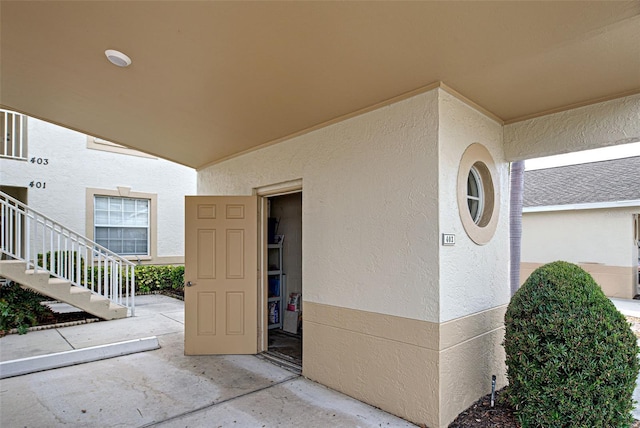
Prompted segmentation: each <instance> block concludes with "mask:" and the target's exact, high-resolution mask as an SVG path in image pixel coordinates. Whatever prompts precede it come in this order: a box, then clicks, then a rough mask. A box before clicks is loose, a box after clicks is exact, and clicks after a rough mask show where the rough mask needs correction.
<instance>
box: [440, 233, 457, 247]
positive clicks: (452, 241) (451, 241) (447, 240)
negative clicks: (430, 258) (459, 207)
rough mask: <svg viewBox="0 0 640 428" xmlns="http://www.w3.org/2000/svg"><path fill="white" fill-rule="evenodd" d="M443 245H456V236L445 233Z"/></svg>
mask: <svg viewBox="0 0 640 428" xmlns="http://www.w3.org/2000/svg"><path fill="white" fill-rule="evenodd" d="M442 245H456V235H454V234H453V233H443V234H442Z"/></svg>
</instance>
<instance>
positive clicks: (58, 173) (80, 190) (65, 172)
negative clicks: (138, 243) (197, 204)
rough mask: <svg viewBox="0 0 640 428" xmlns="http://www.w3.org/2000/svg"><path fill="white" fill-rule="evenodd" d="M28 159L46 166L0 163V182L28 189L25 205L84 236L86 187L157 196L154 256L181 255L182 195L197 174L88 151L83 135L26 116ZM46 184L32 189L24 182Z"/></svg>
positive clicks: (171, 165) (143, 159)
mask: <svg viewBox="0 0 640 428" xmlns="http://www.w3.org/2000/svg"><path fill="white" fill-rule="evenodd" d="M28 153H29V158H32V157H35V158H36V159H37V158H42V159H47V160H48V164H47V165H43V164H38V163H37V162H36V163H31V162H29V161H26V162H25V161H18V160H10V159H0V184H2V185H3V186H16V187H27V188H28V201H27V202H28V204H29V205H30V206H31V207H33V208H34V209H36V210H38V211H39V212H41V213H43V214H45V215H47V216H48V217H51V218H53V219H54V220H56V221H57V222H59V223H61V224H62V225H64V226H66V227H68V228H69V229H71V230H73V231H76V232H78V233H81V234H83V235H86V234H87V231H86V230H85V229H86V210H85V208H86V207H85V199H86V198H85V195H86V191H85V189H86V188H100V189H106V190H116V189H117V187H118V186H122V187H130V188H131V190H132V191H133V192H143V193H155V194H157V195H158V213H157V214H158V217H157V218H158V240H157V255H158V257H172V258H175V257H183V256H184V195H188V194H195V192H196V171H195V170H193V169H192V168H188V167H185V166H182V165H178V164H176V163H173V162H169V161H165V160H162V159H156V158H146V157H139V156H131V155H123V154H118V153H111V152H106V151H102V150H93V149H88V148H87V136H86V135H84V134H81V133H79V132H76V131H72V130H69V129H66V128H62V127H59V126H56V125H53V124H50V123H47V122H44V121H41V120H38V119H34V118H28ZM32 181H35V182H40V183H46V187H45V188H42V187H41V188H40V189H38V188H35V187H33V188H31V187H28V185H29V183H30V182H32Z"/></svg>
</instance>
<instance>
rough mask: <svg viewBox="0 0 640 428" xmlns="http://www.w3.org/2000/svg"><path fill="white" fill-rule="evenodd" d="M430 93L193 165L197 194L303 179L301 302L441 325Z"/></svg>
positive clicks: (241, 191)
mask: <svg viewBox="0 0 640 428" xmlns="http://www.w3.org/2000/svg"><path fill="white" fill-rule="evenodd" d="M438 97H439V91H431V92H428V93H425V94H422V95H419V96H416V97H413V98H410V99H407V100H404V101H401V102H398V103H396V104H393V105H390V106H387V107H383V108H380V109H378V110H375V111H372V112H369V113H366V114H363V115H361V116H357V117H354V118H351V119H348V120H345V121H343V122H340V123H337V124H334V125H331V126H328V127H326V128H322V129H319V130H316V131H314V132H311V133H308V134H305V135H302V136H299V137H296V138H292V139H290V140H287V141H284V142H282V143H279V144H276V145H273V146H270V147H266V148H264V149H261V150H258V151H254V152H251V153H249V154H246V155H244V156H241V157H238V158H234V159H231V160H228V161H226V162H222V163H220V164H217V165H214V166H211V167H209V168H206V169H204V170H201V171H199V174H198V193H199V194H220V195H234V194H236V195H248V194H251V193H252V190H253V189H254V188H256V187H262V186H267V185H271V184H275V183H280V182H285V181H290V180H295V179H300V178H301V179H302V181H303V195H304V197H303V212H302V216H303V221H302V224H303V233H302V239H303V242H302V253H303V255H304V256H303V269H302V271H303V287H304V293H303V298H304V300H305V301H310V302H315V303H322V304H327V305H334V306H338V307H346V308H352V309H359V310H364V311H370V312H376V313H381V314H389V315H397V316H403V317H407V318H413V319H418V320H427V321H438V319H439V301H438V290H439V283H438V275H439V274H438V248H439V242H438V233H439V230H438V229H439V227H438V197H437V195H438V140H437V139H438V135H437V129H438Z"/></svg>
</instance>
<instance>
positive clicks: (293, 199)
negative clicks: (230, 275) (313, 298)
mask: <svg viewBox="0 0 640 428" xmlns="http://www.w3.org/2000/svg"><path fill="white" fill-rule="evenodd" d="M267 217H268V230H267V271H268V272H267V302H266V306H267V307H266V312H267V320H268V321H267V325H268V332H267V335H268V337H267V349H266V354H267V355H268V356H269V357H271V358H274V359H278V360H280V362H281V363H284V364H289V365H293V366H295V367H297V368H301V367H302V335H303V329H302V295H303V286H302V192H296V193H290V194H286V195H280V196H272V197H269V198H267Z"/></svg>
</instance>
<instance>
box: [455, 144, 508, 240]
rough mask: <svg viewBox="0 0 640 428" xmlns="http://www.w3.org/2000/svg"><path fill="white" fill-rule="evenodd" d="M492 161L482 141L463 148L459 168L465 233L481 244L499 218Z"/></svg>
mask: <svg viewBox="0 0 640 428" xmlns="http://www.w3.org/2000/svg"><path fill="white" fill-rule="evenodd" d="M494 176H495V164H494V162H493V158H492V157H491V155H490V154H489V151H488V150H487V149H486V148H485V147H484V146H483V145H481V144H477V143H476V144H472V145H470V146H469V147H468V148H467V150H465V152H464V154H463V155H462V159H461V161H460V169H459V171H458V209H459V211H460V219H461V220H462V225H463V226H464V229H465V231H466V232H467V235H468V236H469V237H470V238H471V240H473V242H475V243H476V244H479V245H483V244H486V243H487V242H489V241H490V240H491V238H492V237H493V235H494V233H495V230H496V226H497V219H498V212H497V211H498V209H497V204H496V201H498V200H499V198H498V195H497V189H495V187H494V185H493V177H494Z"/></svg>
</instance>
